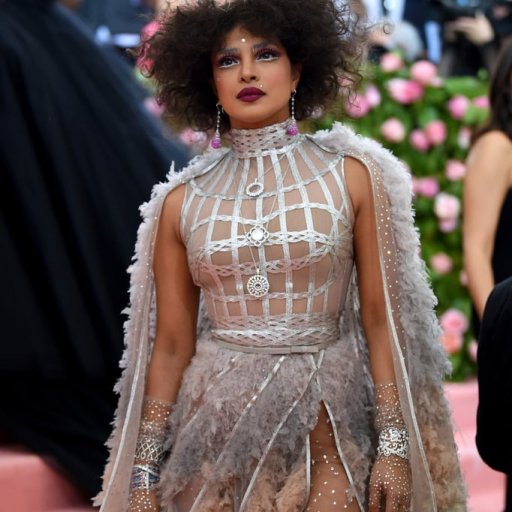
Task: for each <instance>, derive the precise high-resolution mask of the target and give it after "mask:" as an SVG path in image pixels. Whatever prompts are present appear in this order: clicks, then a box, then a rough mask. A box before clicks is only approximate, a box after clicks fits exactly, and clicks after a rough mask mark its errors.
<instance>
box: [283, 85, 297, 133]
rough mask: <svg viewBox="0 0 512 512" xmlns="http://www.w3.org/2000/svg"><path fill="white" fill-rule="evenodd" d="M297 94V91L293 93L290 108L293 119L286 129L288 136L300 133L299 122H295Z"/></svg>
mask: <svg viewBox="0 0 512 512" xmlns="http://www.w3.org/2000/svg"><path fill="white" fill-rule="evenodd" d="M296 94H297V91H296V90H295V91H293V92H292V97H291V106H290V111H291V119H290V123H289V124H288V127H287V128H286V134H287V135H293V136H295V135H298V133H299V128H298V127H297V121H296V120H295V95H296Z"/></svg>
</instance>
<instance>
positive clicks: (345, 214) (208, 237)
mask: <svg viewBox="0 0 512 512" xmlns="http://www.w3.org/2000/svg"><path fill="white" fill-rule="evenodd" d="M231 136H232V149H231V150H230V151H228V152H227V153H226V154H225V155H224V156H223V157H222V159H221V160H220V161H219V162H218V163H217V164H216V165H214V166H213V167H212V168H211V169H210V170H208V171H207V172H206V173H204V174H203V175H201V176H199V177H196V178H194V179H192V180H191V181H189V182H188V183H187V184H186V187H187V188H186V194H185V199H184V203H183V210H182V221H181V231H182V237H183V240H184V243H185V245H186V248H187V253H188V261H189V267H190V270H191V273H192V276H193V279H194V281H195V283H196V284H197V285H198V286H200V287H201V288H202V290H203V292H204V297H205V301H206V306H207V308H208V314H209V317H210V322H211V325H212V336H213V338H214V339H216V340H219V341H224V342H229V343H235V344H237V345H243V346H256V347H274V346H276V345H279V346H288V347H296V351H301V349H300V348H298V347H301V346H302V347H304V346H305V347H306V348H305V349H303V350H305V351H308V350H309V349H308V348H307V347H311V346H317V345H318V346H321V345H322V344H325V343H328V342H329V341H334V340H335V339H336V338H337V337H338V336H339V331H338V323H339V315H340V312H341V309H342V307H343V304H344V300H345V295H346V291H347V287H348V283H349V280H350V277H351V275H352V268H353V249H352V212H351V209H350V202H349V198H348V194H347V190H346V187H345V184H344V179H343V155H341V154H339V153H336V152H330V151H328V150H326V149H324V148H321V147H320V146H318V145H317V144H316V143H315V142H314V141H312V140H311V139H309V138H308V137H306V136H299V137H294V138H292V137H289V136H287V135H286V123H283V124H280V125H274V126H271V127H269V128H264V129H262V130H233V131H232V132H231ZM255 178H256V179H257V181H258V182H259V183H261V184H263V191H262V192H261V193H260V194H259V195H256V196H251V195H249V194H248V193H247V186H248V185H251V184H252V183H253V182H254V181H255ZM257 188H258V186H256V189H257ZM254 190H255V188H254V187H252V188H249V192H251V191H254ZM258 272H259V273H260V274H261V275H262V276H265V277H266V278H267V279H268V282H269V285H270V286H269V291H268V293H266V294H264V295H263V296H261V297H255V296H253V295H251V294H250V293H249V291H248V280H249V279H250V278H251V276H254V275H256V274H258ZM319 344H320V345H319ZM293 351H295V350H293Z"/></svg>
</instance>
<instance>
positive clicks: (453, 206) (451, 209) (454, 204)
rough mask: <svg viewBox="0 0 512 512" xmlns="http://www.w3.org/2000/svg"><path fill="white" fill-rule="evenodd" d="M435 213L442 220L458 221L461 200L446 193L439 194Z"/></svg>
mask: <svg viewBox="0 0 512 512" xmlns="http://www.w3.org/2000/svg"><path fill="white" fill-rule="evenodd" d="M434 213H435V214H436V215H437V217H438V219H441V220H452V219H456V218H457V217H458V216H459V213H460V201H459V198H458V197H455V196H453V195H451V194H447V193H446V192H441V193H440V194H437V196H436V199H435V201H434Z"/></svg>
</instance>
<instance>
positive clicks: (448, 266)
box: [430, 252, 453, 274]
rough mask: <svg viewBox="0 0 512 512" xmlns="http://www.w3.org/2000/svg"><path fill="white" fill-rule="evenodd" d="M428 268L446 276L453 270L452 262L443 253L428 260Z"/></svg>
mask: <svg viewBox="0 0 512 512" xmlns="http://www.w3.org/2000/svg"><path fill="white" fill-rule="evenodd" d="M430 266H431V267H432V269H433V270H435V271H436V272H437V273H438V274H448V272H450V271H451V270H452V268H453V261H452V259H451V258H450V256H448V254H446V253H444V252H438V253H436V254H434V255H433V256H432V257H431V258H430Z"/></svg>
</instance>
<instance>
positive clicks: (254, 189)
mask: <svg viewBox="0 0 512 512" xmlns="http://www.w3.org/2000/svg"><path fill="white" fill-rule="evenodd" d="M262 192H263V184H262V183H259V182H258V181H253V182H252V183H249V185H247V187H245V193H246V194H247V195H248V196H251V197H258V196H259V195H260V194H261V193H262Z"/></svg>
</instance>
